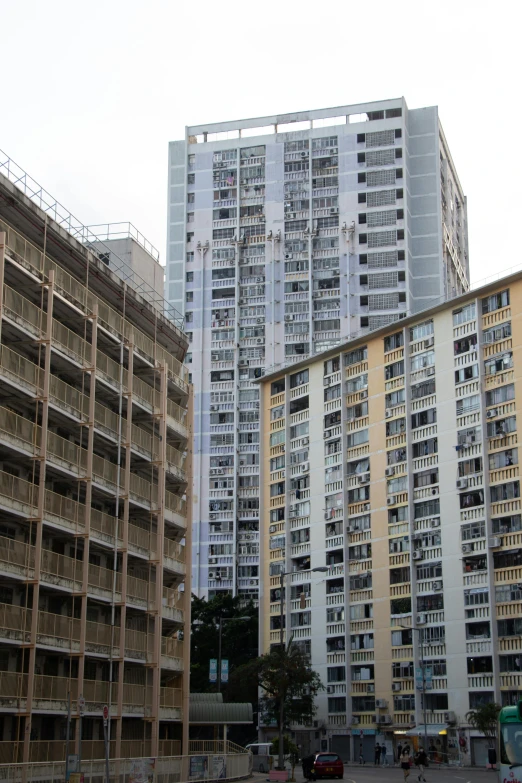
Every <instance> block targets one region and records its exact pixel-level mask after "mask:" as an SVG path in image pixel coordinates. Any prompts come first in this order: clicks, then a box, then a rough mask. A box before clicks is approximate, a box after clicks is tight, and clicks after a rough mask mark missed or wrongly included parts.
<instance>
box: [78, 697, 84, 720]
mask: <svg viewBox="0 0 522 783" xmlns="http://www.w3.org/2000/svg"><path fill="white" fill-rule="evenodd" d="M78 709H79V710H80V715H83V713H84V710H85V699H84V698H83V694H80V696H79V697H78Z"/></svg>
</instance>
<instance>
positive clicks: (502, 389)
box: [486, 383, 515, 407]
mask: <svg viewBox="0 0 522 783" xmlns="http://www.w3.org/2000/svg"><path fill="white" fill-rule="evenodd" d="M514 399H515V386H514V384H512V383H509V384H507V385H506V386H499V387H498V388H497V389H492V390H491V391H487V392H486V406H487V407H489V406H490V405H498V404H499V403H501V402H509V401H510V400H514Z"/></svg>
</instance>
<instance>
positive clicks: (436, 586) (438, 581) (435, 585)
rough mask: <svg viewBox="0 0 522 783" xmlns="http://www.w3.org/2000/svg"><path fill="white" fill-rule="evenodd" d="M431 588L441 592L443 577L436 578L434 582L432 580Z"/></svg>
mask: <svg viewBox="0 0 522 783" xmlns="http://www.w3.org/2000/svg"><path fill="white" fill-rule="evenodd" d="M431 588H432V590H434V591H435V592H439V591H440V590H442V579H436V580H435V581H434V582H432V583H431Z"/></svg>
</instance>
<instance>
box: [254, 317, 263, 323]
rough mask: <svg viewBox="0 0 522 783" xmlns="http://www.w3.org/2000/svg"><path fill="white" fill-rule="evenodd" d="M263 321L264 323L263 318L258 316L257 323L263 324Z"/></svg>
mask: <svg viewBox="0 0 522 783" xmlns="http://www.w3.org/2000/svg"><path fill="white" fill-rule="evenodd" d="M262 323H264V319H263V318H256V324H262Z"/></svg>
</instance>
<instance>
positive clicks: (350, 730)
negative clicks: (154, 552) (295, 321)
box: [260, 273, 522, 762]
mask: <svg viewBox="0 0 522 783" xmlns="http://www.w3.org/2000/svg"><path fill="white" fill-rule="evenodd" d="M521 303H522V274H520V273H519V274H516V275H513V276H511V277H508V278H504V279H502V280H500V281H499V282H497V283H496V284H494V285H490V286H485V287H483V288H480V289H477V290H475V291H473V292H472V293H471V292H470V293H469V294H467V295H464V296H462V297H459V298H458V299H456V300H454V301H452V302H448V303H446V304H443V305H440V306H437V307H434V308H431V309H429V310H426V311H424V312H423V313H421V314H418V315H417V316H413V317H409V318H408V319H406V320H404V321H403V322H401V323H400V324H392V325H390V326H388V327H386V328H384V329H381V330H379V331H377V332H375V333H373V334H371V335H368V336H367V337H361V338H359V339H357V340H353V341H351V342H347V343H345V344H344V345H342V346H341V347H339V348H336V349H333V350H331V351H328V352H326V353H324V354H323V355H321V356H317V357H313V358H310V359H309V360H304V361H302V362H300V363H299V364H298V365H295V366H293V367H288V368H286V369H285V370H284V371H281V372H280V373H279V374H277V373H275V374H272V375H269V376H267V377H266V378H265V379H263V382H262V395H263V396H262V424H263V437H262V445H261V457H262V458H261V484H262V486H263V488H264V489H263V494H262V504H261V505H262V508H261V531H262V532H261V540H262V546H261V551H262V566H261V590H260V603H261V607H262V611H261V612H260V617H261V621H262V632H261V639H262V645H261V646H262V650H263V651H264V650H268V649H269V648H270V646H271V645H273V644H278V643H279V629H280V618H279V612H280V600H281V595H280V589H279V584H280V576H279V575H280V573H281V571H284V572H286V573H287V576H286V577H285V595H284V600H285V623H286V625H285V634H290V635H291V636H292V638H293V640H294V641H295V642H296V643H297V644H299V645H301V646H302V647H303V648H304V649H305V650H306V651H307V652H308V653H309V654H310V657H311V664H312V666H313V668H314V669H315V670H316V671H317V672H318V673H319V674H320V676H321V679H322V681H323V683H324V685H325V691H324V692H323V693H322V694H320V696H319V697H318V715H317V725H316V727H315V732H314V730H312V731H308V730H307V729H305V728H303V727H301V728H300V729H299V727H298V728H297V730H298V736H299V738H300V741H301V743H303V744H305V745H306V743H308V747H311V749H312V750H313V749H320V746H319V742H320V739H319V737H320V738H321V739H322V740H323V742H325V743H330V745H329V747H330V748H331V749H332V750H343V752H345V753H348V752H350V753H352V754H354V755H355V757H358V753H359V744H361V745H363V746H364V748H363V749H364V752H365V753H367V754H368V753H369V752H372V748H373V745H374V744H375V739H376V735H381V736H382V737H383V738H386V739H389V740H393V738H394V736H395V740H396V741H397V740H398V739H403V740H404V734H407V735H412V739H413V740H415V737H417V738H418V737H419V736H420V738H421V741H423V738H424V725H426V726H427V729H426V734H427V736H428V737H429V738H430V740H429V741H430V742H433V743H435V746H436V747H437V749H438V750H439V751H440V752H441V753H445V754H446V753H447V754H448V755H449V757H450V758H455V759H456V758H458V755H459V750H460V755H461V758H463V757H464V760H465V761H466V760H469V758H470V757H469V756H466V754H467V753H469V751H470V749H471V751H472V756H471V758H472V760H473V759H474V760H475V761H476V762H477V761H482V760H483V759H484V752H485V751H484V748H483V746H482V745H481V740H480V739H479V738H478V736H475V735H474V734H473V732H471V734H470V732H469V726H468V725H467V722H466V713H467V712H468V711H469V710H470V709H474V708H476V707H478V706H480V705H481V704H484V703H489V702H493V701H496V702H498V703H499V704H503V705H505V704H511V703H515V702H516V699H517V698H518V697H519V690H520V688H521V686H522V669H521V660H522V659H521V652H522V639H521V629H522V549H521V548H520V544H521V541H522V522H521V509H522V506H521V499H520V478H519V474H520V468H519V455H518V445H517V444H518V424H519V423H520V417H521V415H522V414H521V412H520V409H521V407H522V380H521V376H522V354H521V347H522V322H521V320H520V317H519V313H520V312H521ZM320 566H327V567H329V571H328V572H327V573H326V574H322V573H315V572H313V570H311V569H314V568H317V567H320ZM286 638H287V639H288V638H289V635H287V636H286ZM422 664H424V667H423V666H422ZM423 668H424V674H423ZM423 680H424V689H425V695H424V698H423V695H422V689H423ZM318 729H319V730H322V731H319V730H318ZM352 738H353V743H354V744H353V746H352ZM415 741H417V740H415ZM314 743H315V746H314ZM403 744H404V743H403ZM325 749H326V748H325ZM463 754H464V756H463ZM367 757H368V756H367ZM352 758H353V755H352Z"/></svg>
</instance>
